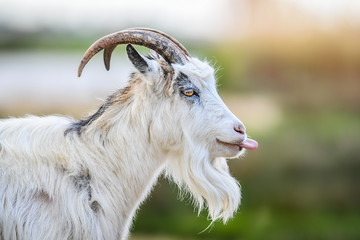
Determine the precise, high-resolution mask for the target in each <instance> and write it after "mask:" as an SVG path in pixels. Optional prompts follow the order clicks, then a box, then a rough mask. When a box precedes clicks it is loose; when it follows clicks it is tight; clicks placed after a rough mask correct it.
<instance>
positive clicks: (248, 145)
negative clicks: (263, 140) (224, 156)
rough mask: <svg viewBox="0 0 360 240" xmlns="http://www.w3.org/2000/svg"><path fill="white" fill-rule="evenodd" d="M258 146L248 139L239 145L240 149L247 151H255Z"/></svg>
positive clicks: (255, 142)
mask: <svg viewBox="0 0 360 240" xmlns="http://www.w3.org/2000/svg"><path fill="white" fill-rule="evenodd" d="M258 146H259V144H258V143H257V141H255V140H252V139H250V138H247V139H246V140H245V141H244V142H243V143H242V144H240V147H243V148H246V149H249V150H256V149H257V148H258Z"/></svg>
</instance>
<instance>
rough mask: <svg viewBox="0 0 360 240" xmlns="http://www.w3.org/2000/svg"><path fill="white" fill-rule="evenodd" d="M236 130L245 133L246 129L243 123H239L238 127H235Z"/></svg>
mask: <svg viewBox="0 0 360 240" xmlns="http://www.w3.org/2000/svg"><path fill="white" fill-rule="evenodd" d="M234 130H235V131H236V132H238V133H240V134H245V132H246V129H245V127H244V126H243V125H238V126H236V127H234Z"/></svg>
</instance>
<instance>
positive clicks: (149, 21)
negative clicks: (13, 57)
mask: <svg viewBox="0 0 360 240" xmlns="http://www.w3.org/2000/svg"><path fill="white" fill-rule="evenodd" d="M274 19H275V20H274ZM276 19H278V21H276ZM258 21H260V22H262V23H266V22H269V21H270V22H274V23H276V22H277V23H278V24H279V22H283V23H286V24H287V26H289V25H292V23H297V24H293V26H292V28H295V29H296V28H297V27H296V26H298V25H304V24H306V25H310V26H319V27H321V28H326V29H329V28H330V29H331V28H332V27H334V26H336V25H337V24H339V22H341V23H343V24H350V25H356V26H360V1H359V0H196V1H193V0H182V1H168V0H152V1H147V0H131V1H116V0H102V1H95V0H76V1H74V0H61V1H54V0H31V1H29V0H0V31H1V28H7V29H12V30H19V31H34V30H38V29H44V28H45V29H51V30H54V29H56V30H66V31H75V32H78V31H80V32H89V31H90V32H91V31H102V32H108V31H116V30H120V29H123V28H124V27H130V26H131V27H133V26H144V27H156V28H159V29H162V30H163V31H166V32H170V33H174V32H176V33H177V34H181V35H183V36H184V37H185V38H190V39H198V38H200V39H202V40H204V38H206V39H207V40H210V41H211V40H217V39H218V38H223V37H224V36H225V37H227V38H228V37H234V36H235V37H239V36H244V35H246V34H247V33H249V32H250V33H251V32H252V30H255V31H256V29H257V28H256V27H254V24H255V25H256V22H258ZM265 26H266V24H265ZM272 27H276V26H272Z"/></svg>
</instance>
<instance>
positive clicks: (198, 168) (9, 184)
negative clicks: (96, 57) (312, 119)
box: [0, 56, 246, 240]
mask: <svg viewBox="0 0 360 240" xmlns="http://www.w3.org/2000/svg"><path fill="white" fill-rule="evenodd" d="M143 58H144V59H145V60H146V62H147V64H148V66H149V71H147V72H146V73H140V72H139V71H136V72H135V73H133V74H132V75H131V80H130V81H129V84H128V86H126V87H125V88H124V89H121V90H119V91H117V92H115V93H114V94H113V95H111V96H110V97H108V99H107V100H106V101H105V102H104V104H103V105H102V106H101V107H100V108H99V110H98V111H97V112H96V113H94V114H93V115H91V116H89V117H88V118H86V119H83V120H80V121H77V120H74V119H71V118H66V117H60V116H47V117H35V116H28V117H26V118H19V119H15V118H12V119H7V120H2V121H0V239H106V240H111V239H125V238H127V236H128V234H129V229H130V225H131V222H132V219H133V217H134V214H135V211H136V209H138V207H139V205H140V204H141V202H142V201H143V200H144V199H145V198H146V196H147V195H148V194H149V192H150V191H151V188H152V187H153V186H154V184H155V183H156V181H157V178H158V176H159V175H160V174H161V173H162V172H164V171H165V174H166V175H167V176H168V177H169V178H170V179H173V180H174V181H175V182H176V183H177V184H178V185H179V186H180V187H181V188H184V189H187V190H189V192H190V193H191V194H192V196H193V197H194V199H195V202H196V204H197V205H198V207H199V211H200V210H201V209H203V208H204V207H207V208H208V211H209V215H210V217H211V219H213V220H217V219H222V220H223V221H224V222H226V221H227V220H228V219H229V218H231V217H232V216H233V214H234V212H236V210H237V208H238V206H239V203H240V188H239V184H238V182H237V181H236V180H235V179H234V178H233V177H232V176H231V175H230V174H229V169H228V165H227V162H226V159H225V158H224V157H226V158H232V157H238V156H239V155H240V154H241V153H242V152H243V151H242V146H245V147H246V144H245V145H244V144H243V143H244V141H246V134H245V133H244V132H245V128H244V126H243V124H242V123H241V122H240V121H239V120H238V119H237V118H236V117H235V116H234V115H233V114H232V113H231V112H230V111H229V109H228V108H227V107H226V106H225V104H224V103H223V102H222V100H221V99H220V97H219V95H218V93H217V91H216V83H215V78H214V71H213V68H211V67H210V66H209V65H208V64H207V63H205V62H201V61H199V60H197V59H195V58H192V59H190V60H189V62H188V63H186V64H185V65H178V64H172V65H170V64H168V63H166V62H165V61H164V60H163V59H161V58H160V57H158V56H156V57H152V58H146V57H143ZM135 67H136V65H135ZM191 91H193V92H192V94H191ZM236 129H242V130H241V131H239V130H236Z"/></svg>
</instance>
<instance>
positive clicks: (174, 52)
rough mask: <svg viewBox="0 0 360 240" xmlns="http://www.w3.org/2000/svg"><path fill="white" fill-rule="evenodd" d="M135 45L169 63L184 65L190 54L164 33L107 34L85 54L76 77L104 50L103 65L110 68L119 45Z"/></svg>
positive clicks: (148, 31) (121, 32) (135, 30)
mask: <svg viewBox="0 0 360 240" xmlns="http://www.w3.org/2000/svg"><path fill="white" fill-rule="evenodd" d="M128 43H131V44H135V45H140V46H144V47H148V48H150V49H152V50H154V51H155V52H157V53H158V54H159V55H161V56H162V57H163V58H164V59H165V60H166V61H167V62H169V63H180V64H184V63H185V62H186V61H187V60H188V57H190V54H189V53H188V51H187V50H186V49H185V47H183V46H182V45H181V44H180V43H179V42H178V41H176V40H175V39H174V38H172V37H170V36H168V35H166V34H165V33H162V32H159V31H156V30H153V29H146V28H133V29H127V30H123V31H120V32H115V33H112V34H109V35H107V36H105V37H102V38H100V39H99V40H97V41H96V42H94V43H93V44H92V45H91V46H90V47H89V49H88V50H87V51H86V52H85V54H84V56H83V58H82V60H81V63H80V65H79V68H78V77H80V76H81V73H82V70H83V69H84V67H85V65H86V64H87V63H88V62H89V61H90V59H91V58H92V57H93V56H94V55H95V54H97V53H98V52H100V51H101V50H103V49H104V63H105V67H106V69H107V70H109V68H110V59H111V53H112V52H113V50H114V49H115V47H116V46H117V45H119V44H128Z"/></svg>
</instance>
